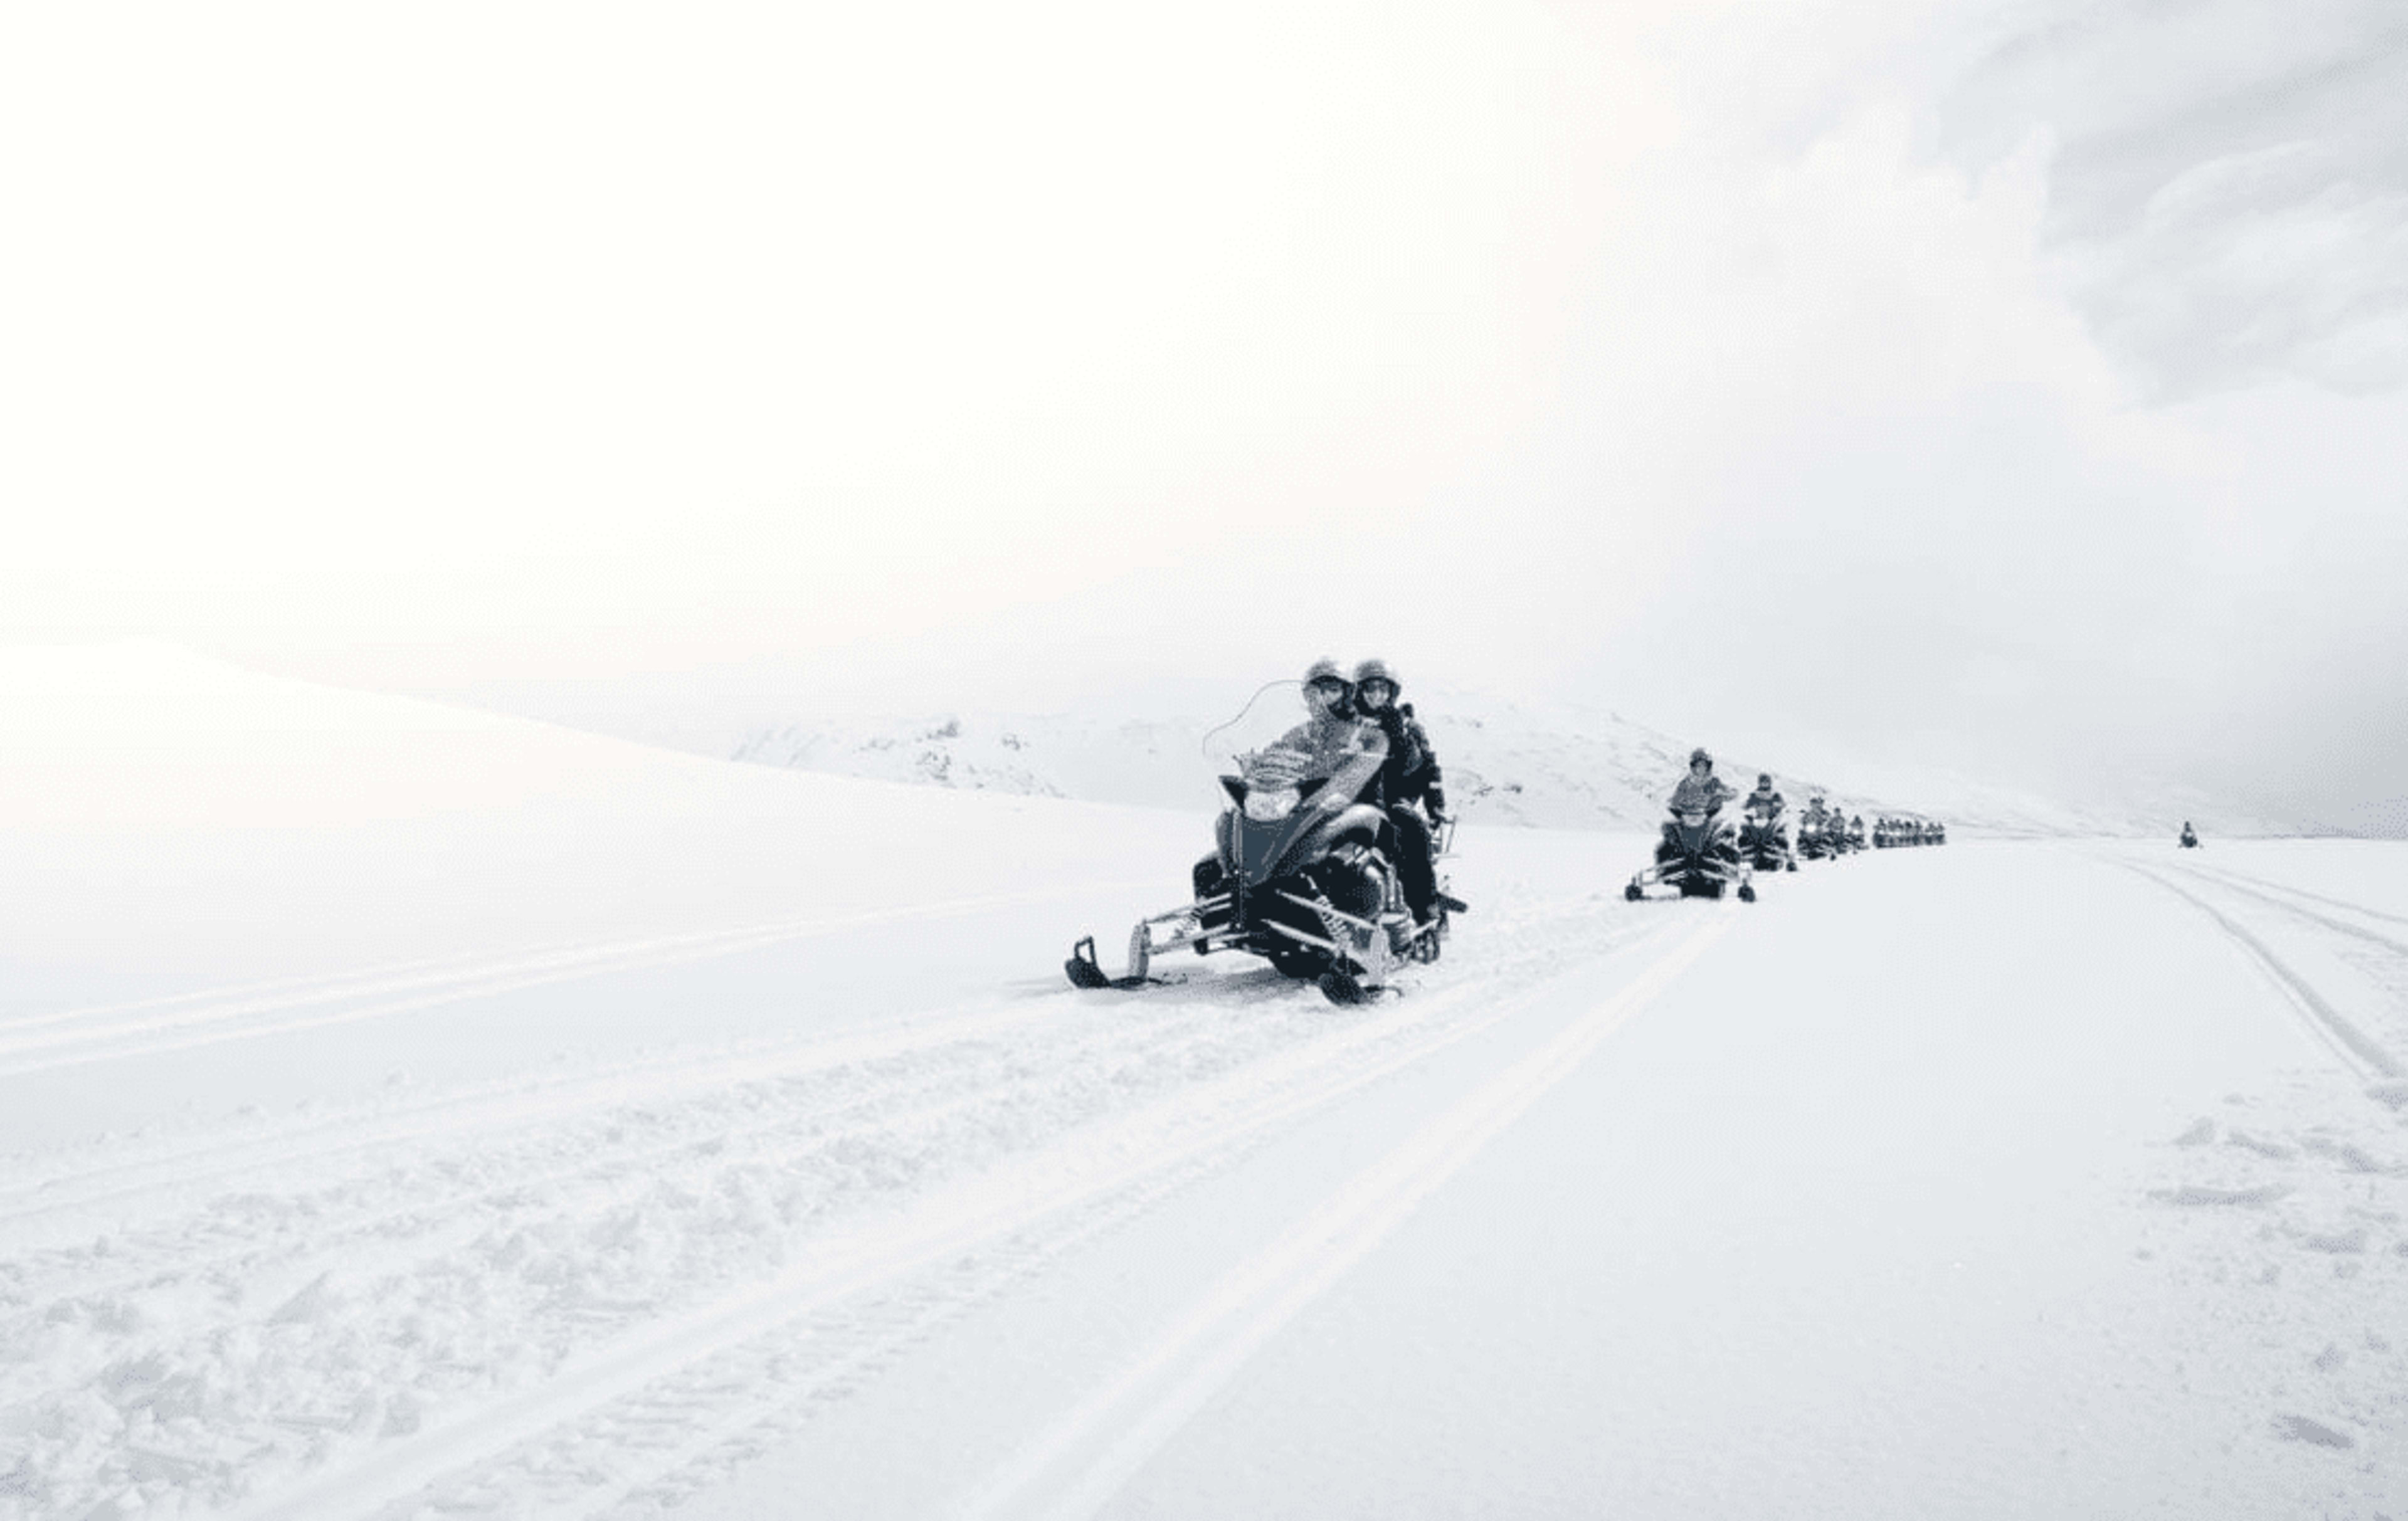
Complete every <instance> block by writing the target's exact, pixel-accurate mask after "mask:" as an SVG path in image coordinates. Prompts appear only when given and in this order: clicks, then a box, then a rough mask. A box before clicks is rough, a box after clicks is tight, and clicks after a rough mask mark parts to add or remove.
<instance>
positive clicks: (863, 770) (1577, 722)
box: [732, 688, 2272, 836]
mask: <svg viewBox="0 0 2408 1521" xmlns="http://www.w3.org/2000/svg"><path fill="white" fill-rule="evenodd" d="M1267 700H1269V701H1270V702H1272V703H1273V704H1274V705H1277V704H1279V703H1280V702H1282V701H1283V700H1284V701H1286V702H1287V703H1288V704H1290V705H1292V701H1293V699H1292V697H1290V698H1286V699H1283V698H1282V697H1281V696H1280V694H1278V693H1276V692H1275V693H1274V694H1273V695H1272V696H1271V697H1270V698H1269V699H1267ZM1417 709H1418V710H1419V712H1420V715H1421V717H1422V719H1423V722H1424V723H1425V724H1426V725H1427V726H1428V728H1429V730H1430V735H1431V739H1432V742H1433V743H1434V744H1435V745H1436V746H1437V747H1438V751H1439V754H1440V756H1441V760H1442V762H1443V764H1444V766H1445V768H1446V777H1447V794H1448V797H1449V799H1450V801H1451V802H1452V804H1453V805H1454V807H1455V810H1456V811H1457V812H1458V813H1460V814H1461V815H1462V816H1463V817H1464V818H1466V819H1468V820H1475V821H1478V822H1482V823H1489V824H1504V825H1517V826H1523V827H1530V828H1542V829H1630V828H1652V827H1653V826H1654V825H1655V823H1656V820H1657V819H1659V818H1660V817H1661V816H1662V811H1663V799H1664V797H1665V796H1667V795H1668V794H1669V793H1670V790H1671V788H1672V786H1673V784H1674V783H1675V782H1677V781H1678V780H1679V779H1680V777H1681V774H1682V772H1683V770H1684V768H1685V767H1686V764H1687V756H1688V753H1689V751H1690V750H1691V748H1692V747H1693V745H1694V744H1695V743H1696V741H1694V740H1692V739H1683V738H1678V737H1675V736H1673V735H1670V734H1667V733H1664V732H1663V731H1661V730H1658V729H1654V728H1650V727H1648V726H1647V725H1643V724H1639V723H1635V722H1633V721H1631V720H1629V719H1627V718H1625V717H1623V716H1622V715H1621V714H1619V713H1614V712H1610V711H1604V710H1595V709H1587V710H1584V709H1579V708H1569V707H1558V708H1552V709H1549V710H1546V711H1545V712H1543V713H1541V712H1538V711H1535V710H1531V709H1529V708H1527V707H1523V706H1520V705H1517V704H1514V703H1512V702H1508V701H1504V700H1501V699H1498V698H1495V697H1491V696H1483V695H1480V694H1474V693H1468V692H1462V691H1450V690H1446V689H1442V688H1441V689H1437V690H1434V691H1431V692H1429V693H1428V694H1426V696H1423V697H1422V700H1421V701H1420V702H1419V703H1418V704H1417ZM1226 722H1227V719H1226V717H1223V718H1217V719H1204V718H1152V719H1144V720H1120V719H1115V718H1112V717H1110V716H1104V715H1099V714H1095V713H1084V712H1070V713H1054V714H1030V713H995V712H980V711H974V710H962V711H955V712H945V713H937V714H927V715H920V716H915V717H901V718H896V717H874V718H872V717H842V716H824V717H820V718H817V719H813V720H809V721H804V722H796V723H790V724H781V725H767V726H763V727H759V728H755V729H753V730H752V731H751V732H750V733H748V734H746V735H745V736H744V737H743V738H742V739H740V740H739V741H738V743H737V744H736V745H735V746H734V748H733V751H732V758H733V759H737V760H742V761H752V762H757V763H760V764H763V765H769V766H781V767H791V768H799V769H804V770H814V771H832V772H837V773H839V774H841V775H846V776H859V777H875V778H878V779H880V780H882V781H889V782H917V783H921V784H925V785H932V786H941V787H953V788H961V789H971V790H981V791H989V792H1007V793H1022V794H1027V795H1032V796H1047V797H1076V798H1083V799H1088V800H1092V801H1098V802H1119V803H1135V804H1143V805H1147V806H1152V807H1161V808H1205V807H1211V806H1214V800H1215V799H1216V798H1217V796H1218V792H1217V790H1216V788H1215V787H1214V784H1213V777H1214V775H1215V774H1216V772H1217V771H1218V770H1219V769H1220V768H1219V767H1218V766H1216V765H1215V763H1214V762H1213V761H1212V759H1211V758H1210V756H1209V754H1208V751H1209V750H1210V749H1211V739H1212V736H1213V734H1214V732H1215V730H1216V729H1218V728H1219V727H1220V726H1221V725H1224V724H1226ZM1718 768H1719V770H1720V773H1721V774H1722V776H1723V777H1724V778H1725V779H1727V780H1728V781H1729V782H1732V783H1733V784H1734V785H1737V786H1739V787H1740V788H1741V789H1742V790H1744V789H1745V788H1746V787H1748V786H1749V785H1752V784H1753V782H1754V781H1755V778H1756V773H1757V772H1759V771H1763V770H1770V771H1771V773H1772V775H1773V780H1774V782H1775V783H1776V784H1777V785H1778V786H1779V787H1780V788H1781V790H1782V792H1783V793H1784V795H1785V796H1787V797H1788V799H1789V801H1790V804H1791V807H1792V808H1793V809H1795V808H1798V807H1799V806H1802V805H1803V804H1804V802H1805V801H1806V799H1807V798H1808V797H1809V796H1813V794H1815V793H1817V792H1821V793H1825V794H1826V795H1827V796H1831V797H1832V798H1834V799H1835V800H1837V801H1838V802H1839V803H1840V804H1841V805H1842V807H1844V808H1845V809H1846V810H1847V811H1850V812H1851V813H1861V814H1864V815H1866V816H1867V817H1871V815H1873V814H1874V813H1877V812H1883V811H1902V812H1915V813H1923V814H1928V815H1930V816H1934V817H1938V818H1942V819H1945V820H1947V821H1948V822H1949V823H1950V824H1952V825H1957V826H1958V827H1960V828H1971V829H1974V830H1977V831H1986V832H1990V833H1997V834H2013V835H2102V834H2104V835H2121V834H2133V835H2149V836H2153V835H2158V834H2170V833H2171V832H2172V830H2173V829H2174V827H2175V826H2176V825H2178V824H2179V822H2180V820H2181V819H2182V818H2185V817H2199V818H2202V819H2206V818H2222V819H2226V820H2229V819H2230V817H2231V816H2230V813H2229V811H2219V810H2218V809H2216V808H2215V807H2214V806H2213V805H2211V804H2209V803H2207V802H2206V801H2205V800H2204V799H2201V798H2199V797H2198V796H2196V795H2187V796H2186V795H2182V794H2171V795H2169V794H2165V793H2160V794H2159V795H2158V796H2156V797H2155V799H2154V800H2153V801H2152V800H2148V799H2135V800H2122V799H2118V800H2114V801H2110V802H2106V803H2094V804H2092V805H2089V806H2086V807H2075V806H2071V805H2067V804H2063V803H2059V802H2057V801H2054V800H2051V799H2048V798H2043V797H2037V796H2030V795H2028V794H2026V793H2021V792H2018V791H2015V790H2014V789H2012V788H2006V787H2000V786H1996V785H1991V784H1987V783H1984V782H1977V781H1973V780H1971V779H1967V778H1964V777H1959V776H1955V775H1951V774H1947V773H1942V772H1934V771H1928V770H1911V769H1906V768H1884V767H1878V766H1872V767H1867V766H1858V765H1853V764H1847V763H1842V766H1840V767H1834V768H1828V769H1818V770H1813V771H1807V770H1802V769H1801V768H1795V767H1792V766H1788V765H1786V764H1785V763H1784V760H1783V758H1782V757H1779V756H1757V755H1745V754H1724V755H1721V756H1720V757H1719V760H1718ZM2224 827H2225V828H2226V829H2228V830H2230V831H2232V832H2246V833H2252V834H2257V833H2270V832H2272V829H2271V827H2270V826H2267V825H2264V824H2262V823H2261V822H2259V821H2247V822H2246V823H2245V824H2241V825H2237V826H2236V825H2235V824H2233V823H2229V822H2228V823H2227V824H2226V825H2224Z"/></svg>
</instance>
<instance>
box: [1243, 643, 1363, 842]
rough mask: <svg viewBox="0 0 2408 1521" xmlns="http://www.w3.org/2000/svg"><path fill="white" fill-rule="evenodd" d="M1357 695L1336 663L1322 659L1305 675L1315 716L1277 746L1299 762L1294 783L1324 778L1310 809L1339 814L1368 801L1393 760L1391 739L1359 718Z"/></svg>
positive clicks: (1309, 707) (1294, 765)
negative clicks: (1368, 790)
mask: <svg viewBox="0 0 2408 1521" xmlns="http://www.w3.org/2000/svg"><path fill="white" fill-rule="evenodd" d="M1352 696H1354V689H1353V687H1352V686H1351V685H1350V684H1349V682H1347V680H1346V677H1345V675H1344V673H1343V672H1341V671H1340V670H1339V668H1338V662H1336V661H1334V660H1316V661H1314V662H1313V663H1312V666H1311V667H1308V668H1307V669H1306V670H1305V673H1304V710H1305V711H1306V712H1307V713H1308V714H1310V715H1311V716H1310V717H1309V718H1307V719H1306V720H1305V721H1304V722H1303V723H1301V724H1299V725H1297V726H1296V727H1295V728H1292V729H1290V730H1288V731H1287V733H1285V734H1283V735H1282V736H1281V737H1280V739H1279V742H1278V743H1277V744H1275V745H1273V746H1272V747H1271V749H1272V750H1274V751H1285V752H1288V753H1290V754H1291V756H1293V757H1294V758H1293V759H1292V760H1291V761H1290V762H1289V765H1290V766H1291V767H1292V768H1293V769H1294V775H1293V777H1292V778H1291V779H1290V780H1291V781H1293V782H1311V781H1313V780H1314V779H1316V778H1318V779H1321V780H1322V782H1323V785H1322V788H1321V790H1320V791H1318V792H1316V793H1314V794H1313V795H1312V802H1311V804H1310V805H1309V806H1311V807H1313V808H1317V809H1320V810H1322V811H1325V812H1329V813H1335V812H1337V811H1339V810H1340V809H1342V808H1344V807H1346V806H1347V805H1348V804H1350V803H1353V802H1354V801H1355V799H1356V798H1357V797H1359V796H1362V793H1363V789H1364V788H1365V787H1367V786H1369V785H1370V784H1371V782H1373V781H1374V780H1375V779H1377V778H1378V776H1379V775H1380V768H1381V767H1382V766H1383V765H1384V764H1386V762H1387V759H1388V737H1387V736H1386V735H1385V734H1383V733H1382V732H1381V730H1380V726H1379V725H1376V724H1369V723H1366V722H1364V721H1363V720H1362V719H1359V718H1357V717H1355V714H1354V711H1353V710H1352V709H1351V708H1350V707H1349V706H1348V700H1349V699H1350V698H1351V697H1352Z"/></svg>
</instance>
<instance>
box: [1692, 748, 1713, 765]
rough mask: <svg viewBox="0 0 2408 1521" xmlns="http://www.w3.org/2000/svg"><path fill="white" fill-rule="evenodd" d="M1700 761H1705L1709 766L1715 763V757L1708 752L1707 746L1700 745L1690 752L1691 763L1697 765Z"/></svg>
mask: <svg viewBox="0 0 2408 1521" xmlns="http://www.w3.org/2000/svg"><path fill="white" fill-rule="evenodd" d="M1699 761H1704V762H1705V763H1706V764H1707V765H1708V766H1712V765H1713V763H1714V758H1713V756H1712V755H1709V754H1707V753H1706V747H1705V746H1703V745H1699V747H1698V748H1697V749H1695V750H1692V751H1690V752H1689V764H1690V765H1692V766H1695V765H1697V764H1698V762H1699Z"/></svg>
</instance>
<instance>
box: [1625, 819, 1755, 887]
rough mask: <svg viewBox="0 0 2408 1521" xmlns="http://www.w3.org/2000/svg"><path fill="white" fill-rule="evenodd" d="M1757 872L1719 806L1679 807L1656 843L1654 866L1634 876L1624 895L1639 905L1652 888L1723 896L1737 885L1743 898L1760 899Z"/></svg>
mask: <svg viewBox="0 0 2408 1521" xmlns="http://www.w3.org/2000/svg"><path fill="white" fill-rule="evenodd" d="M1755 875H1756V873H1755V871H1754V869H1753V868H1750V867H1749V866H1748V864H1747V863H1746V862H1745V861H1742V859H1740V849H1739V839H1738V837H1737V836H1736V835H1734V834H1733V832H1732V830H1731V826H1730V822H1729V821H1728V820H1727V819H1725V818H1724V817H1723V816H1722V810H1720V809H1713V808H1709V809H1695V808H1685V809H1675V810H1674V811H1673V813H1672V817H1671V819H1670V821H1669V822H1668V823H1666V824H1665V825H1664V835H1663V838H1662V839H1658V840H1657V841H1656V864H1655V865H1654V866H1652V867H1649V868H1647V869H1646V870H1644V871H1641V873H1639V875H1637V876H1635V877H1633V878H1631V879H1630V885H1628V886H1627V887H1625V888H1624V889H1623V890H1622V896H1623V897H1627V898H1628V899H1629V900H1630V901H1631V902H1633V903H1636V902H1638V901H1639V900H1640V899H1641V898H1643V897H1646V896H1647V889H1649V888H1650V887H1656V886H1665V887H1671V888H1675V889H1677V890H1678V892H1679V896H1681V897H1722V896H1723V889H1724V888H1726V887H1730V886H1737V887H1738V888H1739V897H1740V901H1741V902H1742V903H1753V902H1755V901H1756V885H1755V883H1754V882H1752V881H1751V880H1750V879H1752V878H1753V877H1754V876H1755Z"/></svg>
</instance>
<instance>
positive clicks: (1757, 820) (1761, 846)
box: [1739, 813, 1798, 871]
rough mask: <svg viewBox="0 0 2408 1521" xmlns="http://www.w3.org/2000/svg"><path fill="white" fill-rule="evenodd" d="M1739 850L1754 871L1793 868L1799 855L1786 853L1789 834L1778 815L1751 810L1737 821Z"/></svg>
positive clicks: (1796, 864) (1796, 867)
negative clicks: (1773, 817) (1767, 815)
mask: <svg viewBox="0 0 2408 1521" xmlns="http://www.w3.org/2000/svg"><path fill="white" fill-rule="evenodd" d="M1739 851H1740V854H1742V855H1744V856H1746V857H1747V862H1748V865H1749V866H1750V867H1751V868H1754V869H1756V870H1757V871H1784V870H1786V871H1795V870H1797V869H1798V858H1797V857H1796V856H1794V855H1792V854H1789V834H1788V831H1787V830H1785V829H1784V828H1782V827H1781V823H1780V821H1779V820H1777V819H1770V818H1767V817H1765V816H1764V815H1763V814H1761V813H1750V814H1748V815H1746V816H1745V817H1744V818H1743V819H1742V821H1741V823H1740V826H1739Z"/></svg>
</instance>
